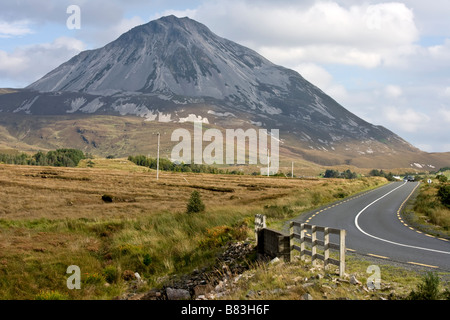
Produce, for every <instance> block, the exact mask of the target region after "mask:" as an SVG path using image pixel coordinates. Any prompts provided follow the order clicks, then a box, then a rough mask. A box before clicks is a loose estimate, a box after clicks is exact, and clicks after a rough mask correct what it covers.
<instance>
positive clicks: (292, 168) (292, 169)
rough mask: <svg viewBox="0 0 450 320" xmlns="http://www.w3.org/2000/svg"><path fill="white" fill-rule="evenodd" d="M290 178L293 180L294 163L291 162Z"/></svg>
mask: <svg viewBox="0 0 450 320" xmlns="http://www.w3.org/2000/svg"><path fill="white" fill-rule="evenodd" d="M291 178H294V161H292V167H291Z"/></svg>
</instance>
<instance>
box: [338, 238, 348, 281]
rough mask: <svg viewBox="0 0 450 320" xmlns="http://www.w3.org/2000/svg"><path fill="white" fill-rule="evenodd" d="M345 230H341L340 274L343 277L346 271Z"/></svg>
mask: <svg viewBox="0 0 450 320" xmlns="http://www.w3.org/2000/svg"><path fill="white" fill-rule="evenodd" d="M345 250H346V248H345V230H341V231H340V232H339V276H340V277H343V276H344V272H345Z"/></svg>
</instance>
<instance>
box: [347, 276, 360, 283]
mask: <svg viewBox="0 0 450 320" xmlns="http://www.w3.org/2000/svg"><path fill="white" fill-rule="evenodd" d="M349 281H350V284H353V285H358V284H361V282H359V281H358V279H356V277H355V276H354V275H352V276H351V277H350V280H349Z"/></svg>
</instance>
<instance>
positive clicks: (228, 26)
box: [190, 0, 418, 68]
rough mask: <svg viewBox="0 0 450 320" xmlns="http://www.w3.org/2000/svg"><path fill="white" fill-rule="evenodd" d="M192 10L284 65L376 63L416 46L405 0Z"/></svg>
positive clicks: (217, 5)
mask: <svg viewBox="0 0 450 320" xmlns="http://www.w3.org/2000/svg"><path fill="white" fill-rule="evenodd" d="M190 14H191V15H193V18H194V19H197V20H199V21H200V22H203V23H205V24H206V25H208V26H209V27H210V28H211V29H212V30H213V31H214V32H216V33H218V34H219V35H221V36H224V37H226V38H229V39H233V40H235V41H238V42H240V43H242V44H244V45H248V46H250V47H252V48H253V49H255V50H256V51H258V52H261V53H262V54H263V55H265V56H266V57H267V58H269V59H270V60H272V61H274V62H275V63H278V64H283V65H286V64H287V65H291V64H292V63H294V61H295V64H298V63H299V61H302V62H315V63H340V64H347V65H357V66H363V67H366V68H374V67H376V66H379V65H382V64H383V63H390V61H397V60H398V58H397V57H398V56H399V55H404V54H405V53H409V52H411V46H412V45H413V44H414V42H415V41H416V40H417V39H418V30H417V28H416V26H415V23H414V15H413V12H412V10H411V9H409V8H407V7H406V6H405V5H404V4H402V3H379V4H373V5H368V4H365V3H362V4H355V5H351V6H344V5H341V4H338V2H337V1H334V2H333V1H327V2H322V1H316V2H313V3H310V4H309V6H305V4H296V3H292V2H289V3H288V4H286V5H279V3H277V2H264V3H258V5H255V3H254V2H251V1H236V0H232V1H214V2H205V3H204V4H203V5H201V6H199V7H198V8H197V10H196V11H195V12H194V11H191V12H190ZM243 30H245V32H243Z"/></svg>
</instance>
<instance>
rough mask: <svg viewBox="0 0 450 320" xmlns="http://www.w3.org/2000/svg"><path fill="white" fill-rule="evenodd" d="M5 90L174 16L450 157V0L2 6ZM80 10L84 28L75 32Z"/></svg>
mask: <svg viewBox="0 0 450 320" xmlns="http://www.w3.org/2000/svg"><path fill="white" fill-rule="evenodd" d="M0 1H1V4H0V7H1V10H0V88H2V87H16V88H17V87H25V86H27V85H28V84H30V83H32V82H33V81H35V80H37V79H39V78H40V77H42V76H43V75H45V74H46V73H47V72H49V71H51V70H52V69H53V68H55V67H57V66H58V65H60V64H61V63H63V62H65V61H67V60H68V59H69V58H71V57H72V56H74V55H75V54H77V53H79V52H80V51H82V50H88V49H95V48H98V47H101V46H104V45H105V44H107V43H108V42H110V41H113V40H115V39H116V38H117V37H118V36H120V34H122V33H123V32H126V31H128V30H129V29H131V28H132V27H134V26H136V25H139V24H143V23H146V22H148V21H151V20H154V19H157V18H159V17H161V16H164V15H169V14H175V15H176V16H179V17H184V16H188V17H190V18H192V19H195V20H197V21H199V22H201V23H204V24H205V25H206V26H208V27H209V28H210V29H211V30H212V31H213V32H214V33H216V34H218V35H219V36H222V37H224V38H227V39H230V40H232V41H235V42H238V43H240V44H242V45H245V46H248V47H250V48H252V49H254V50H256V51H257V52H259V53H260V54H262V55H263V56H265V57H266V58H268V59H269V60H271V61H272V62H274V63H276V64H279V65H283V66H285V67H288V68H291V69H294V70H296V71H298V72H299V73H300V74H301V75H303V76H304V77H305V78H306V79H308V80H309V81H311V82H312V83H313V84H315V85H317V86H318V87H319V88H321V89H322V90H323V91H325V92H326V93H328V94H329V95H330V96H332V97H333V98H334V99H335V100H337V101H338V102H339V103H340V104H342V105H343V106H344V107H345V108H347V109H348V110H350V111H351V112H353V113H355V114H356V115H358V116H360V117H361V118H363V119H364V120H366V121H369V122H371V123H373V124H376V125H383V126H385V127H386V128H388V129H390V130H392V131H394V132H395V133H397V134H398V135H400V136H401V137H402V138H404V139H406V140H407V141H408V142H410V143H412V144H413V145H415V146H416V147H419V148H420V149H422V150H424V151H429V152H443V151H450V19H449V18H448V17H450V1H448V0H433V1H423V0H398V1H395V2H394V1H389V0H385V1H376V0H367V1H356V0H329V1H315V0H306V1H305V0H303V1H287V0H281V1H272V0H271V1H268V0H260V1H251V0H208V1H201V0H198V1H190V0H184V1H181V0H169V1H162V0H154V1H144V0H90V1H87V0H45V1H44V0H21V1H6V0H0ZM70 5H78V6H79V7H80V10H81V15H80V18H81V28H80V29H79V30H69V29H68V28H67V26H66V21H67V19H68V18H69V16H70V14H68V13H67V12H66V11H67V8H68V7H69V6H70Z"/></svg>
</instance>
